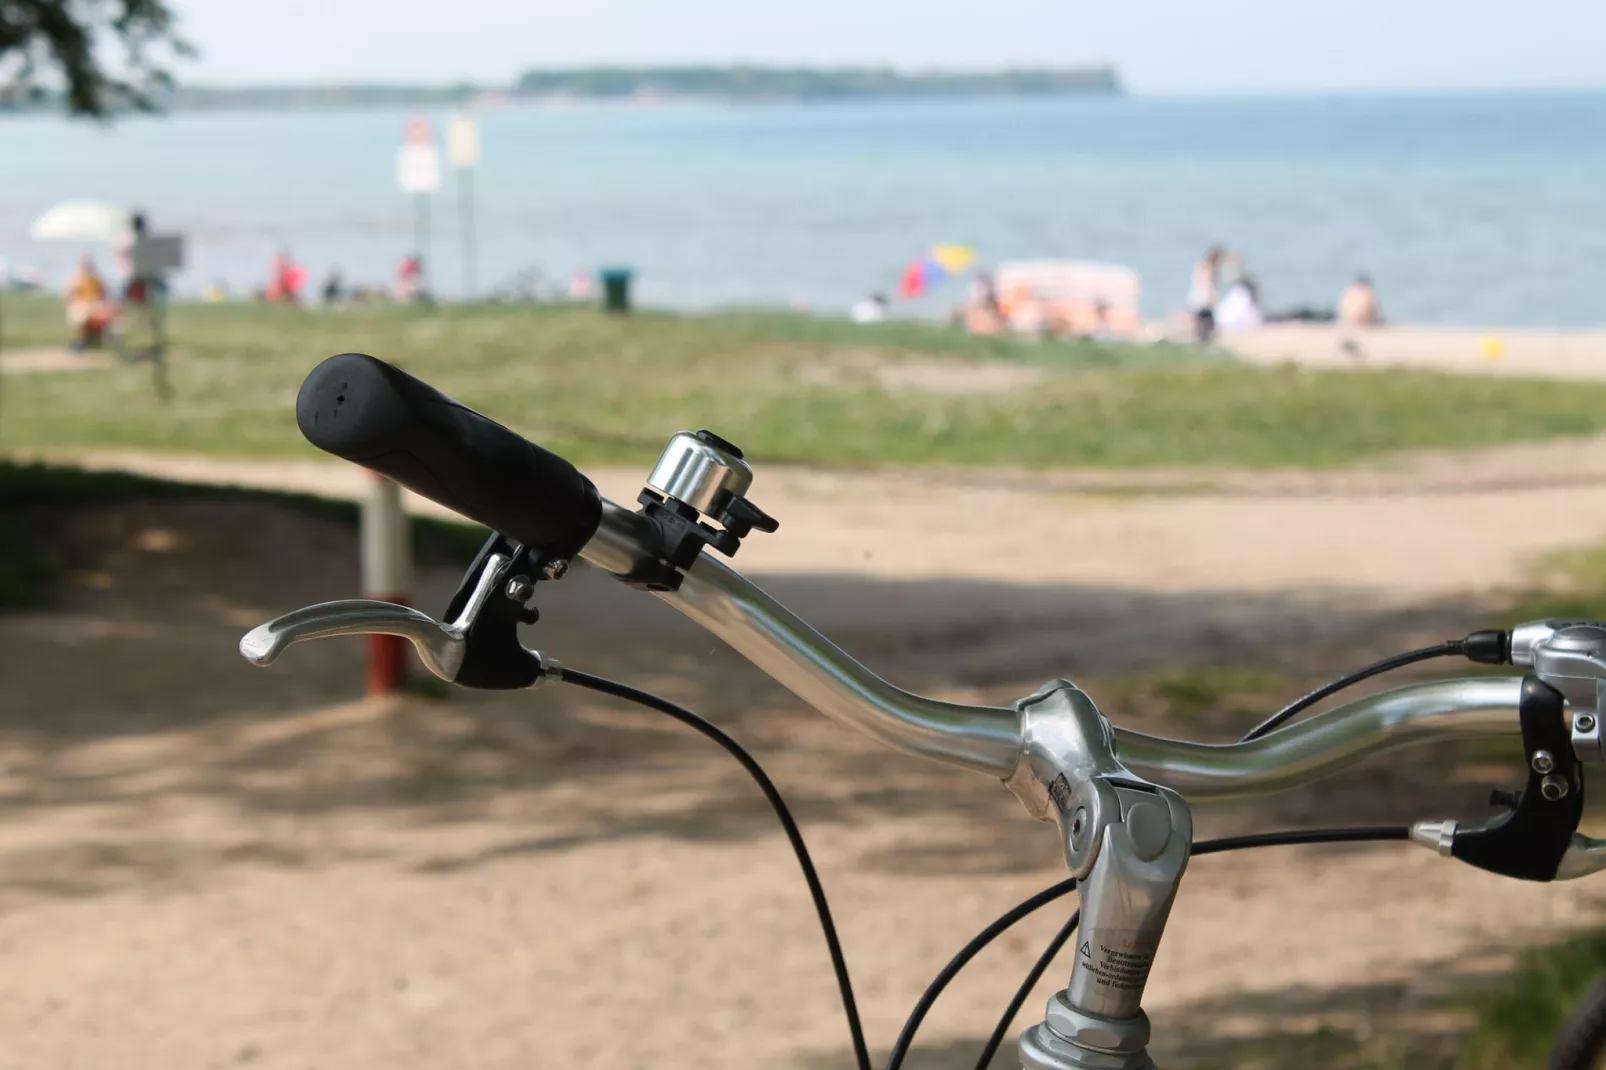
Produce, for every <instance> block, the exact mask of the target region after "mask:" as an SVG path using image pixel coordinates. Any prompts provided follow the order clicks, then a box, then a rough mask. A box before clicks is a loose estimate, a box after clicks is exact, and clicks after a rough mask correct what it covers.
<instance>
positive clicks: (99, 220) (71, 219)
mask: <svg viewBox="0 0 1606 1070" xmlns="http://www.w3.org/2000/svg"><path fill="white" fill-rule="evenodd" d="M128 219H129V215H128V211H127V209H123V208H118V207H117V206H116V205H112V204H107V203H105V202H104V201H63V202H61V203H60V204H58V205H56V206H55V207H54V208H52V209H51V210H50V211H48V212H46V213H45V214H44V215H42V216H40V217H39V218H38V219H35V220H34V221H33V226H31V227H29V228H28V237H30V238H32V239H33V240H34V241H111V240H112V239H113V238H115V237H117V236H118V235H119V234H121V233H123V231H125V230H127V229H128Z"/></svg>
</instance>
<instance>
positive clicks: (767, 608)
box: [581, 502, 1520, 801]
mask: <svg viewBox="0 0 1606 1070" xmlns="http://www.w3.org/2000/svg"><path fill="white" fill-rule="evenodd" d="M646 545H647V542H646V534H645V532H644V530H643V527H642V522H641V518H640V516H639V514H636V513H633V512H630V511H629V510H626V509H624V508H622V507H620V506H617V505H614V504H613V503H611V502H604V504H603V513H602V525H601V527H600V528H599V530H598V532H597V534H596V536H595V537H594V538H593V539H592V540H591V542H590V543H589V544H588V545H587V546H586V547H585V548H584V549H583V550H582V551H581V556H582V557H583V558H585V559H586V560H587V561H589V562H591V563H592V564H594V565H596V566H598V567H600V568H602V569H604V570H606V571H608V572H612V573H615V574H618V575H624V574H627V573H629V572H631V571H632V570H633V569H634V567H635V566H636V564H637V563H638V562H639V561H640V560H641V558H642V557H643V556H644V555H645V554H646V553H647V552H648V551H647V550H646V548H645V547H646ZM655 593H656V594H657V596H658V597H659V598H660V599H662V600H663V601H665V602H667V603H669V604H670V605H672V606H674V607H675V608H676V609H678V610H680V611H681V612H682V613H684V614H686V616H688V617H690V618H691V619H692V620H694V621H696V622H697V623H698V624H700V625H701V626H702V627H704V628H706V629H707V630H708V631H710V632H712V633H713V634H714V635H716V636H718V637H719V638H720V639H722V640H724V641H725V643H727V644H728V645H729V646H730V647H731V648H732V649H734V650H736V651H737V652H738V653H740V654H741V655H742V656H744V657H746V658H747V659H748V660H749V661H751V662H753V663H754V664H755V665H757V666H758V667H759V668H761V669H763V670H764V671H765V672H767V673H769V674H770V675H771V676H772V677H774V678H775V679H776V680H777V681H778V682H780V683H781V684H783V685H784V686H785V687H786V688H787V689H788V690H790V691H792V692H793V693H794V694H796V695H797V696H798V697H799V698H801V699H802V700H803V701H804V702H806V703H808V704H809V705H810V706H813V707H814V708H815V709H817V710H819V711H820V712H822V713H824V714H825V715H826V716H828V717H830V718H832V719H833V720H835V721H837V722H839V723H840V724H843V725H845V726H847V727H849V728H852V729H855V730H856V731H859V732H862V733H864V734H865V735H868V736H869V737H870V738H872V739H874V740H876V741H877V742H879V743H883V744H885V745H886V746H889V747H891V748H893V749H894V750H899V751H903V752H904V753H906V754H912V755H915V756H917V757H921V758H930V759H934V760H936V761H941V762H946V763H948V764H950V765H956V766H960V767H962V768H965V769H970V770H974V771H976V772H979V773H986V774H987V775H989V776H993V777H997V778H998V779H1000V780H1008V779H1009V778H1010V776H1011V775H1012V774H1013V773H1014V772H1015V769H1016V766H1017V764H1018V763H1019V762H1020V759H1021V754H1022V740H1021V723H1020V718H1021V715H1020V713H1019V712H1018V711H1017V710H1015V709H1010V708H1004V707H997V706H969V705H963V704H960V703H954V702H945V701H942V700H940V699H932V698H925V697H922V696H920V695H916V694H913V693H911V692H908V691H905V690H903V689H902V688H899V687H895V686H893V685H892V684H890V683H888V682H887V681H886V680H883V679H882V678H881V677H879V676H877V675H876V674H875V673H873V672H871V671H870V670H869V669H867V668H865V667H864V666H863V665H861V664H860V663H859V662H858V661H856V660H854V659H853V658H852V657H851V656H850V655H848V654H847V652H845V651H844V650H842V649H841V648H840V647H838V646H836V645H835V644H834V643H832V642H831V641H830V640H829V639H827V638H825V636H823V635H821V634H820V633H819V632H818V631H816V630H815V629H814V628H812V627H810V626H809V625H808V624H806V623H805V622H804V621H803V620H802V619H800V618H799V617H798V616H797V615H796V614H794V613H792V612H791V611H790V610H788V609H787V608H786V607H785V606H783V605H781V603H780V602H778V601H776V600H775V599H774V598H772V597H771V596H770V595H768V594H766V593H765V592H764V591H763V590H762V589H760V588H759V587H758V586H757V585H756V584H754V583H753V582H752V581H751V580H748V579H747V578H746V577H744V576H743V575H742V574H741V573H739V572H737V571H736V570H735V569H733V568H731V567H730V566H728V565H726V564H724V563H723V562H721V561H719V560H718V559H716V558H715V557H713V556H712V555H711V554H708V553H706V552H705V553H703V554H702V555H701V556H700V557H698V559H697V561H696V563H695V564H693V565H692V566H691V567H690V568H688V569H687V570H686V571H685V578H684V580H683V581H682V583H681V585H680V589H679V590H675V591H657V592H655ZM1519 683H1520V682H1519V681H1518V680H1517V679H1516V678H1508V677H1490V678H1483V679H1467V680H1449V681H1442V682H1436V683H1427V684H1418V685H1415V686H1412V687H1406V688H1401V689H1399V690H1396V691H1389V692H1385V693H1383V694H1381V695H1374V696H1371V697H1368V698H1364V699H1360V700H1358V701H1356V702H1352V703H1349V704H1348V705H1344V706H1339V707H1336V708H1334V709H1331V710H1328V711H1326V712H1324V713H1320V714H1317V715H1315V716H1313V717H1310V718H1307V719H1306V720H1303V721H1298V722H1295V723H1294V724H1292V725H1290V726H1288V727H1286V728H1283V729H1281V730H1279V731H1277V732H1273V733H1272V734H1270V735H1268V736H1265V737H1263V738H1261V739H1258V740H1255V741H1254V742H1252V743H1237V744H1226V745H1211V744H1205V743H1190V742H1184V741H1180V740H1170V739H1162V738H1159V737H1156V736H1150V735H1146V734H1144V733H1142V732H1135V731H1132V730H1130V729H1125V728H1119V727H1116V728H1114V748H1115V753H1116V754H1118V755H1119V757H1120V760H1121V762H1122V763H1123V764H1124V765H1125V766H1126V767H1127V768H1128V769H1130V770H1131V771H1132V772H1133V773H1135V774H1137V775H1138V776H1141V777H1143V778H1144V779H1146V780H1148V781H1151V782H1153V783H1155V784H1158V785H1162V786H1164V787H1168V788H1172V789H1174V790H1176V791H1178V792H1181V793H1182V794H1183V795H1185V796H1187V797H1188V798H1189V799H1190V800H1191V801H1197V800H1202V799H1221V798H1235V797H1245V796H1252V795H1260V794H1266V793H1269V792H1275V791H1281V790H1283V789H1286V788H1290V787H1294V786H1296V785H1298V784H1302V783H1305V782H1308V781H1310V780H1312V779H1315V778H1317V777H1321V776H1326V775H1328V774H1330V773H1334V772H1337V771H1339V770H1341V769H1344V768H1347V767H1348V766H1351V765H1353V764H1355V763H1356V762H1358V761H1360V760H1362V759H1364V758H1367V757H1370V756H1372V755H1375V754H1380V753H1383V752H1386V751H1390V750H1394V749H1396V748H1398V747H1402V746H1406V745H1410V744H1416V743H1429V742H1435V741H1440V740H1450V739H1466V738H1471V737H1488V736H1491V735H1507V734H1509V735H1515V734H1516V733H1517V731H1518V727H1517V721H1516V708H1517V695H1518V686H1519Z"/></svg>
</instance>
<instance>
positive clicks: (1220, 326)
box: [1215, 275, 1266, 334]
mask: <svg viewBox="0 0 1606 1070" xmlns="http://www.w3.org/2000/svg"><path fill="white" fill-rule="evenodd" d="M1215 318H1216V329H1217V330H1218V331H1220V332H1221V333H1222V334H1237V333H1239V332H1240V331H1252V330H1254V329H1255V328H1256V327H1260V326H1263V325H1264V324H1265V322H1266V314H1265V312H1263V311H1262V310H1261V307H1260V290H1259V288H1258V287H1256V286H1255V280H1254V279H1251V278H1250V277H1249V276H1247V275H1241V276H1239V278H1238V281H1237V282H1235V283H1233V284H1232V287H1231V288H1230V289H1229V290H1228V291H1227V293H1226V296H1225V297H1223V298H1222V299H1221V303H1220V304H1218V305H1216V317H1215Z"/></svg>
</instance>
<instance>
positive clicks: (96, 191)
mask: <svg viewBox="0 0 1606 1070" xmlns="http://www.w3.org/2000/svg"><path fill="white" fill-rule="evenodd" d="M404 118H405V117H404V115H403V113H401V112H397V111H344V112H299V113H256V112H251V113H242V112H236V113H225V114H200V113H192V114H183V115H177V116H173V117H168V118H161V119H136V120H131V121H127V122H124V123H121V124H119V125H118V126H116V127H115V128H112V129H110V130H107V129H102V128H97V127H93V126H87V125H81V124H68V123H65V122H62V121H60V120H56V119H54V118H45V117H30V118H22V119H8V120H4V121H0V257H4V258H6V259H7V261H8V262H9V264H10V266H11V267H12V269H13V270H17V269H19V268H22V267H25V266H27V265H39V266H40V267H43V268H44V269H45V270H46V271H47V272H48V273H49V274H50V275H51V277H52V278H54V279H59V278H60V277H61V276H62V275H63V274H64V273H65V271H66V270H67V269H68V268H69V266H70V263H71V260H72V258H73V257H74V256H75V255H76V253H77V251H78V250H77V248H76V247H71V246H68V247H62V246H46V245H36V244H33V243H30V242H29V241H27V239H26V230H27V224H28V222H29V221H30V220H31V219H32V218H33V217H34V216H36V215H37V214H39V213H40V212H42V211H44V209H46V208H47V207H49V206H50V205H51V204H53V203H54V202H56V201H58V200H62V199H66V198H69V197H95V198H104V199H109V200H115V201H120V202H124V203H133V204H139V205H143V206H144V207H146V208H147V209H148V211H149V213H150V214H151V216H152V219H153V221H154V222H155V224H156V225H157V229H162V230H166V229H179V230H182V231H184V232H185V233H187V234H188V235H189V238H190V242H191V244H190V258H189V266H188V268H187V270H186V271H185V272H184V274H183V275H182V276H181V277H180V278H179V280H178V284H179V286H180V288H181V289H184V290H188V291H191V292H195V291H199V290H200V289H201V288H203V287H204V286H205V285H206V284H207V283H208V282H210V281H211V280H212V279H214V278H221V279H224V280H226V281H227V282H228V283H229V284H230V286H231V287H232V288H234V289H235V290H237V291H238V290H240V289H243V288H246V287H249V286H251V285H254V284H257V283H260V282H261V280H262V278H263V276H264V274H265V271H266V265H267V262H268V260H269V257H270V256H271V255H272V253H273V251H274V250H275V248H276V247H279V246H285V247H288V248H290V249H292V250H293V251H294V252H295V254H296V255H297V256H298V257H299V258H300V259H301V260H303V261H304V262H306V263H307V264H308V266H309V267H310V268H311V269H312V273H313V277H314V279H318V278H321V277H322V275H323V273H324V272H325V271H326V270H327V269H328V268H330V267H331V266H333V265H339V266H340V267H341V268H343V269H344V271H345V274H346V276H347V278H348V279H358V280H368V281H373V282H379V281H382V280H385V279H388V278H389V276H390V274H391V272H392V269H393V266H394V264H395V263H396V261H397V259H398V258H399V257H400V256H401V255H403V254H404V253H405V252H406V251H407V250H408V248H409V247H410V246H411V244H412V236H411V235H412V226H413V217H412V211H411V204H410V202H409V200H408V198H407V197H406V196H405V195H403V194H401V193H400V192H398V191H397V189H396V188H395V185H394V181H395V178H394V176H395V152H396V147H397V145H398V143H399V141H400V138H401V130H402V125H403V121H404ZM435 118H436V119H437V120H444V118H445V116H444V114H437V115H436V116H435ZM441 125H442V122H440V121H438V122H437V130H438V129H440V127H441ZM481 127H482V139H483V142H484V153H485V156H484V163H483V166H482V167H481V168H480V169H479V170H478V171H477V172H476V177H475V183H476V191H477V195H478V211H479V228H478V233H479V258H478V259H479V273H478V274H479V280H480V288H481V289H482V290H483V289H485V288H488V287H490V286H492V285H494V284H496V283H498V282H501V281H504V280H506V279H507V278H508V277H510V276H512V275H514V274H515V273H517V272H519V271H521V270H522V269H525V268H527V267H531V266H537V267H540V268H541V269H543V270H544V271H545V272H546V273H547V274H548V275H549V276H550V277H551V278H552V279H554V280H557V281H558V282H562V281H563V280H566V279H567V278H568V276H569V274H570V273H571V272H573V271H574V270H576V269H586V268H593V267H596V266H598V265H602V264H608V263H615V262H617V263H624V264H629V265H632V266H634V267H635V268H636V269H637V271H638V285H639V293H640V295H641V298H642V299H643V300H644V301H646V302H650V303H653V304H660V305H670V306H678V307H708V306H716V305H731V304H767V305H782V304H788V303H792V302H806V303H808V304H809V305H811V306H812V307H814V308H816V309H821V310H839V309H843V308H845V307H846V306H847V305H848V304H850V303H851V302H852V301H854V300H855V299H857V298H859V297H861V296H863V295H864V293H866V292H867V291H868V290H870V289H872V288H878V287H879V288H889V289H890V288H892V287H893V286H894V285H895V283H896V280H897V277H898V274H899V271H900V268H901V267H902V265H903V264H904V262H905V261H907V260H908V258H909V257H911V256H912V255H914V254H916V253H918V252H919V251H920V250H921V249H923V248H924V247H926V246H927V245H929V244H930V243H933V242H939V241H954V242H965V243H968V244H971V245H974V246H975V247H977V248H978V249H979V250H980V251H981V253H982V255H983V257H984V258H985V259H986V260H989V261H996V260H1001V259H1011V258H1018V257H1039V256H1042V257H1078V258H1094V259H1102V260H1111V261H1115V262H1119V263H1124V264H1128V265H1130V266H1132V267H1134V268H1136V269H1137V270H1138V271H1139V272H1140V273H1141V274H1142V277H1143V281H1144V306H1145V311H1146V312H1147V313H1149V314H1151V315H1159V314H1163V313H1165V312H1167V311H1170V310H1172V309H1174V308H1175V307H1176V306H1178V305H1179V304H1180V303H1181V300H1182V297H1183V294H1184V291H1185V288H1186V282H1187V272H1188V268H1189V265H1190V263H1191V262H1192V261H1193V259H1194V258H1195V257H1196V256H1197V255H1198V253H1199V251H1200V249H1202V248H1203V247H1204V246H1205V245H1206V244H1208V243H1210V242H1213V241H1221V242H1224V243H1226V244H1227V245H1229V246H1230V247H1232V248H1234V249H1237V250H1240V251H1241V252H1242V253H1243V254H1244V256H1245V258H1246V260H1247V263H1248V265H1249V267H1250V269H1251V271H1252V272H1253V274H1255V275H1256V276H1257V277H1258V278H1259V280H1260V281H1261V283H1262V288H1263V290H1264V292H1265V295H1266V300H1267V303H1268V304H1269V305H1271V306H1273V307H1276V306H1286V305H1292V304H1300V303H1307V302H1309V303H1317V304H1331V303H1332V302H1333V301H1334V299H1335V297H1336V294H1337V292H1338V290H1339V289H1340V287H1341V286H1342V285H1343V284H1344V283H1345V282H1346V281H1347V280H1348V278H1349V277H1350V276H1351V275H1352V274H1353V273H1354V272H1356V271H1357V270H1366V271H1369V272H1370V273H1371V274H1372V276H1373V277H1374V279H1375V280H1376V282H1377V285H1378V289H1379V292H1380V295H1381V297H1382V300H1383V302H1384V306H1385V310H1386V312H1387V313H1388V314H1389V315H1391V316H1392V317H1393V318H1395V319H1400V320H1410V321H1417V322H1432V323H1477V324H1493V323H1502V324H1531V325H1549V326H1584V325H1593V324H1601V323H1606V93H1592V94H1528V95H1489V96H1439V97H1434V96H1420V97H1367V98H1343V99H1305V100H1256V101H1156V100H1074V99H1065V100H987V101H959V102H924V103H835V104H810V105H780V104H768V105H691V104H687V105H667V106H657V107H627V106H601V105H598V106H580V107H571V108H567V109H557V108H535V107H519V108H506V109H501V110H491V111H486V112H483V113H482V115H481ZM456 192H457V191H456V188H455V186H454V183H453V178H452V176H451V175H450V173H448V175H447V179H446V186H445V188H444V189H443V190H442V192H441V194H439V195H438V196H436V197H435V198H434V202H433V211H432V216H433V218H432V239H431V244H430V262H431V265H432V269H433V274H434V275H435V277H436V281H437V284H438V285H439V286H440V288H441V289H442V290H443V291H444V292H446V293H452V292H454V291H455V290H456V289H457V288H458V287H459V286H460V280H461V278H462V276H461V267H462V265H461V258H460V255H459V249H460V244H459V242H460V232H459V228H458V220H457V210H458V202H457V197H456ZM957 296H958V295H957V291H956V290H955V289H954V288H948V289H946V290H943V291H940V292H939V293H937V294H936V295H934V296H933V298H932V299H931V300H928V301H926V302H923V303H922V304H920V305H919V306H917V308H916V310H918V311H923V312H935V311H939V310H940V309H941V308H942V307H943V306H944V305H945V304H946V303H947V302H949V301H951V300H953V299H954V298H956V297H957Z"/></svg>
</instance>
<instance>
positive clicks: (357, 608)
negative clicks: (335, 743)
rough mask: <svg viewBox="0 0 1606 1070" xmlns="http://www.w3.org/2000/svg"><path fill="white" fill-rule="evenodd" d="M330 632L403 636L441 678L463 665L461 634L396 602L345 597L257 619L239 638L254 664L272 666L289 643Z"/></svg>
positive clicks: (452, 676) (451, 676) (449, 677)
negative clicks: (266, 618) (264, 621)
mask: <svg viewBox="0 0 1606 1070" xmlns="http://www.w3.org/2000/svg"><path fill="white" fill-rule="evenodd" d="M332 635H399V636H401V637H402V638H404V639H406V640H408V641H410V642H411V643H412V644H413V648H414V649H415V650H417V651H418V656H419V658H420V660H422V661H423V663H424V666H425V667H426V668H428V669H429V671H430V672H432V673H434V674H435V675H436V676H439V677H440V678H441V679H442V680H448V681H449V680H453V679H455V678H456V677H457V670H458V669H460V668H461V667H462V665H463V651H464V648H465V647H466V646H467V643H466V642H465V640H464V637H463V634H462V633H461V632H459V631H458V630H456V629H454V628H453V627H452V626H451V625H449V624H442V623H441V622H440V621H438V620H436V619H435V618H434V617H431V616H430V615H429V614H427V613H420V612H419V611H418V610H416V609H413V608H411V607H410V606H399V605H396V604H395V603H394V602H377V601H374V600H373V599H370V598H344V599H341V600H340V601H338V602H320V603H319V604H318V605H315V606H307V607H305V608H303V609H298V610H295V611H294V612H292V613H286V614H285V615H284V616H282V617H276V618H274V619H273V620H270V621H268V622H267V623H266V624H259V625H257V626H256V627H255V628H252V629H251V630H250V631H248V632H246V633H245V636H244V638H242V639H241V640H240V653H241V654H242V655H244V657H245V660H246V661H249V662H250V663H251V664H253V665H272V664H273V663H274V662H275V661H277V660H278V658H279V655H280V654H282V653H284V651H285V649H286V648H287V647H290V646H293V645H294V644H296V643H299V642H302V641H304V640H307V639H323V638H326V637H328V636H332Z"/></svg>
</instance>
